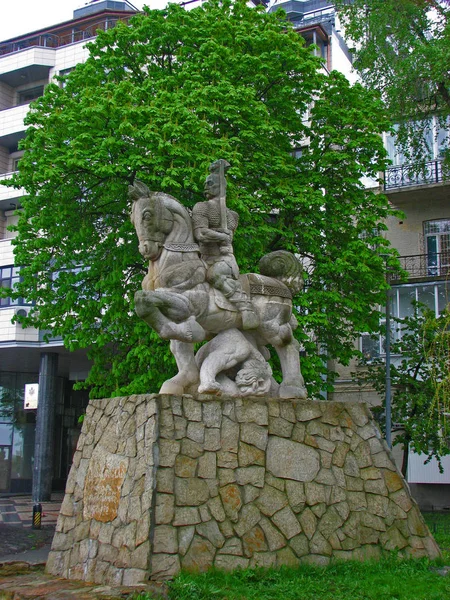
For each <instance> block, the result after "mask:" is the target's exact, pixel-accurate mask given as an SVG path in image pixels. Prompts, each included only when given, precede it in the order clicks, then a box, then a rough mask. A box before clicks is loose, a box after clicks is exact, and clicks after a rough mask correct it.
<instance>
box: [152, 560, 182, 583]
mask: <svg viewBox="0 0 450 600" xmlns="http://www.w3.org/2000/svg"><path fill="white" fill-rule="evenodd" d="M151 566H152V571H151V579H155V580H156V581H165V580H168V579H173V578H174V577H175V575H176V574H177V573H178V572H179V571H180V568H181V565H180V559H179V557H178V555H176V554H175V555H174V554H153V556H152V562H151Z"/></svg>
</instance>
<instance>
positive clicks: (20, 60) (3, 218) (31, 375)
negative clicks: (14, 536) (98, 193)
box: [0, 0, 136, 492]
mask: <svg viewBox="0 0 450 600" xmlns="http://www.w3.org/2000/svg"><path fill="white" fill-rule="evenodd" d="M135 12H136V9H135V8H134V7H133V6H132V4H131V3H129V2H128V1H127V0H123V1H117V0H115V1H112V0H95V1H94V2H90V3H89V4H87V5H86V6H84V7H83V8H80V9H77V10H75V11H74V13H73V19H71V20H70V21H66V22H64V23H60V24H58V25H54V26H52V27H48V28H46V29H42V30H40V31H35V32H32V33H29V34H26V35H22V36H19V37H15V38H13V39H10V40H6V41H4V42H0V181H1V179H7V178H9V177H11V175H12V173H13V172H14V171H15V170H16V169H17V165H18V162H19V160H20V156H21V152H20V151H19V149H18V144H19V141H20V140H21V139H22V138H23V137H24V135H25V126H24V117H25V115H26V114H27V111H28V109H29V104H30V102H31V101H32V100H34V99H36V98H38V97H39V96H41V95H42V93H43V91H44V88H45V86H46V85H47V84H48V83H49V82H50V81H52V79H53V78H54V77H55V76H57V75H65V74H67V73H69V72H70V71H71V70H72V69H73V68H74V67H75V65H76V64H77V63H79V62H82V61H84V60H85V59H86V57H87V54H88V53H87V50H86V48H85V44H86V41H87V40H89V39H92V38H93V37H94V36H95V35H96V32H97V31H98V30H99V29H100V30H103V29H108V28H110V27H114V26H115V24H116V23H117V22H118V21H127V20H128V19H129V18H130V16H132V15H133V14H134V13H135ZM22 195H23V191H18V190H14V189H12V188H6V187H3V186H0V285H1V286H2V287H10V286H11V285H14V282H15V281H18V279H19V278H20V268H19V267H18V266H17V265H14V256H13V245H12V237H13V235H14V234H13V233H11V232H10V231H8V230H7V227H8V226H9V225H13V224H15V223H16V222H17V219H18V217H17V215H15V211H16V209H18V208H20V206H21V197H22ZM27 310H28V307H27V303H26V300H25V299H22V300H19V301H14V302H13V301H11V300H10V299H9V298H5V299H2V300H0V492H30V491H31V486H32V476H33V469H35V470H36V468H39V469H40V470H41V472H45V470H46V460H47V459H46V457H48V455H49V453H50V455H52V456H53V461H52V462H53V466H52V472H50V473H49V477H47V479H50V481H51V479H52V478H53V485H54V487H55V488H56V489H61V488H62V487H63V485H64V481H65V479H66V476H67V473H68V470H69V468H70V464H71V460H72V454H73V452H74V450H75V446H76V441H77V439H78V434H79V427H80V426H79V424H78V417H79V416H80V415H81V414H82V413H83V412H84V409H85V407H86V405H87V402H88V393H87V392H86V391H83V392H81V391H75V390H74V389H73V385H74V383H75V382H77V381H80V380H83V379H84V378H85V377H86V375H87V373H88V370H89V366H90V365H89V361H88V359H87V356H86V353H85V352H72V353H69V351H67V350H65V348H64V347H63V345H62V342H61V340H58V339H50V341H45V339H44V338H45V334H46V333H47V332H44V331H38V330H36V329H34V328H31V327H29V328H26V329H24V328H23V327H22V326H21V325H19V324H17V323H13V322H12V319H13V317H14V316H15V315H16V314H24V313H26V312H27ZM39 382H40V383H41V385H40V391H39V403H40V404H39V410H40V411H42V414H43V415H46V417H45V418H46V419H49V418H50V420H51V417H52V416H53V417H54V419H55V421H54V424H55V427H54V432H53V434H52V435H51V439H50V441H48V440H47V441H46V440H45V439H44V438H43V437H42V435H44V437H45V431H44V432H41V433H40V430H39V428H38V439H36V414H37V410H36V409H35V408H34V409H30V408H27V407H26V406H25V405H24V390H25V384H37V383H39ZM41 429H42V428H41ZM39 436H40V439H39ZM35 449H36V450H37V452H38V453H39V457H37V460H34V457H35Z"/></svg>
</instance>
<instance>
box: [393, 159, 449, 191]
mask: <svg viewBox="0 0 450 600" xmlns="http://www.w3.org/2000/svg"><path fill="white" fill-rule="evenodd" d="M447 180H450V173H449V172H448V170H446V169H445V168H443V165H442V161H441V160H430V161H428V162H427V163H425V165H424V167H423V169H421V171H420V172H419V173H418V172H417V165H401V166H399V167H390V168H389V169H387V171H385V173H384V189H385V190H393V189H398V188H404V187H411V186H417V185H430V184H433V183H442V182H443V181H447Z"/></svg>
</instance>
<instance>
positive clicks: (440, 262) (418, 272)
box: [391, 252, 450, 283]
mask: <svg viewBox="0 0 450 600" xmlns="http://www.w3.org/2000/svg"><path fill="white" fill-rule="evenodd" d="M399 261H400V264H401V266H402V269H403V270H405V271H406V272H407V273H408V280H412V279H428V280H429V279H444V278H445V279H446V278H448V277H449V276H450V252H435V253H432V254H413V255H410V256H400V257H399ZM395 282H398V283H399V282H400V277H399V276H398V275H396V274H392V275H391V283H395Z"/></svg>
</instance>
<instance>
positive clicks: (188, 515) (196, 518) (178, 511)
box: [173, 506, 201, 527]
mask: <svg viewBox="0 0 450 600" xmlns="http://www.w3.org/2000/svg"><path fill="white" fill-rule="evenodd" d="M197 523H201V518H200V512H199V510H198V508H196V507H194V506H184V507H176V508H175V516H174V520H173V525H174V526H175V527H182V526H183V525H197Z"/></svg>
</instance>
